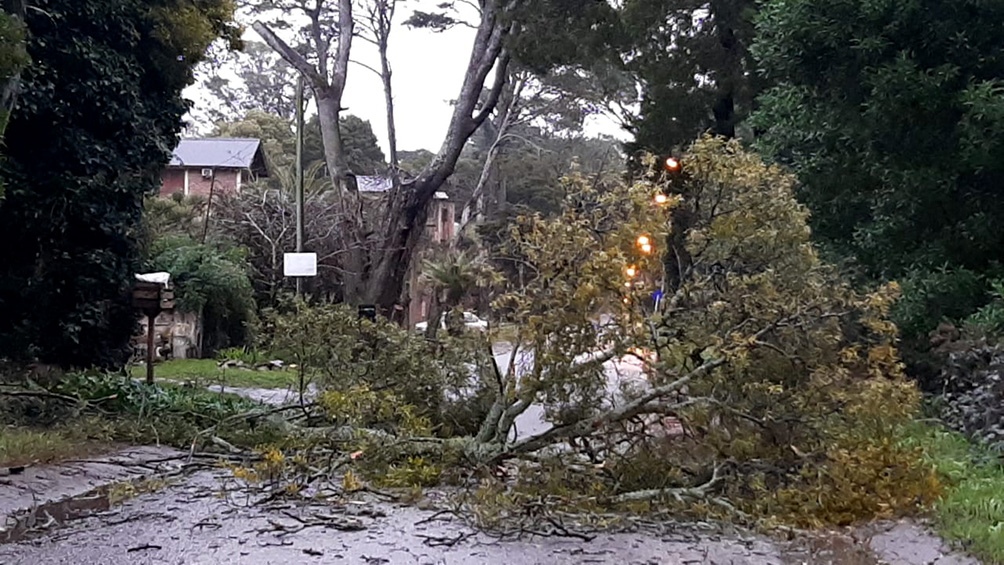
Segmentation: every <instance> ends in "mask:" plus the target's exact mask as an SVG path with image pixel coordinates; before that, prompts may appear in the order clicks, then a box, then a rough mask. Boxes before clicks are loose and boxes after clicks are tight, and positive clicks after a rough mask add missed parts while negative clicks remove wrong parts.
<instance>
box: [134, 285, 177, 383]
mask: <svg viewBox="0 0 1004 565" xmlns="http://www.w3.org/2000/svg"><path fill="white" fill-rule="evenodd" d="M132 305H133V307H134V308H136V309H137V310H139V311H140V312H143V313H144V314H146V320H147V326H146V383H147V384H150V385H152V384H153V360H154V357H155V355H154V353H155V352H156V349H154V343H153V336H154V333H155V332H156V326H157V323H156V322H157V316H158V315H159V314H160V313H161V312H169V311H171V310H174V291H173V290H172V289H171V288H169V287H164V285H161V284H159V283H150V282H144V281H137V282H136V283H134V284H133V289H132Z"/></svg>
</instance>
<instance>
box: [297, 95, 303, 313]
mask: <svg viewBox="0 0 1004 565" xmlns="http://www.w3.org/2000/svg"><path fill="white" fill-rule="evenodd" d="M296 252H297V253H303V75H300V76H299V77H297V80H296ZM296 296H297V297H300V296H303V277H296Z"/></svg>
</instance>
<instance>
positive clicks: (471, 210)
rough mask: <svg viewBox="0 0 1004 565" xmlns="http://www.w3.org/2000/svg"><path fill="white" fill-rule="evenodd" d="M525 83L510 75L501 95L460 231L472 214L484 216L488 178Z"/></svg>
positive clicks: (511, 122) (465, 206) (517, 111)
mask: <svg viewBox="0 0 1004 565" xmlns="http://www.w3.org/2000/svg"><path fill="white" fill-rule="evenodd" d="M524 84H526V83H525V81H523V80H522V79H517V78H516V77H514V76H510V77H509V80H508V81H507V83H506V87H505V89H504V90H503V92H502V95H501V97H500V100H501V102H499V107H500V111H499V116H498V118H499V119H498V123H497V124H496V125H495V139H494V140H493V141H492V145H491V147H489V148H488V154H487V155H485V162H484V165H482V166H481V174H480V175H479V176H478V183H477V185H475V187H474V192H472V193H471V197H470V199H468V201H467V203H466V204H464V209H463V212H461V214H460V229H459V230H458V232H463V230H464V228H465V227H467V224H468V222H470V221H471V216H472V215H473V216H474V218H475V221H476V222H478V223H480V222H481V220H482V218H483V215H484V205H483V200H484V193H485V187H486V186H487V185H488V179H489V178H490V177H491V173H492V169H493V168H494V166H495V158H496V157H497V156H498V154H499V151H500V150H501V148H502V142H503V141H505V139H506V137H507V135H508V133H509V129H510V128H511V127H512V124H513V121H514V120H513V118H514V117H515V116H516V114H518V113H519V110H518V105H519V99H520V96H522V92H523V85H524Z"/></svg>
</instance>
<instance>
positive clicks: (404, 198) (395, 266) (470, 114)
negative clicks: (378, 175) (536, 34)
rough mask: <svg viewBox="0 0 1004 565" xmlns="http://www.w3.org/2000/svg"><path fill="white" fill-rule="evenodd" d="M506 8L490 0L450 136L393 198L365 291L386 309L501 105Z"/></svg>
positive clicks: (508, 30)
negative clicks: (439, 199) (473, 141)
mask: <svg viewBox="0 0 1004 565" xmlns="http://www.w3.org/2000/svg"><path fill="white" fill-rule="evenodd" d="M506 5H507V6H508V5H509V4H508V3H506ZM505 10H506V8H505V7H504V6H503V0H485V3H484V7H483V9H482V12H481V22H480V24H479V26H478V31H477V35H476V36H475V40H474V46H473V49H472V50H471V58H470V61H469V62H468V65H467V72H466V73H465V75H464V82H463V86H462V87H461V89H460V96H459V97H458V98H457V102H456V104H455V105H454V108H453V116H452V118H451V119H450V126H449V128H448V129H447V133H446V139H445V140H444V141H443V145H442V147H441V148H440V150H439V153H438V154H437V155H436V157H435V158H434V159H433V160H432V162H431V163H430V164H429V165H428V166H427V167H426V168H425V170H424V171H422V173H421V174H419V176H418V178H416V179H415V180H413V181H411V182H408V183H405V184H403V185H402V186H401V188H400V190H399V191H397V192H396V193H395V194H394V196H393V198H392V199H391V203H390V208H389V210H388V214H387V223H386V227H385V232H384V234H383V237H382V240H383V246H382V249H379V250H374V251H375V253H374V255H375V256H374V260H373V266H374V268H373V271H372V272H371V273H370V277H369V281H368V283H369V284H368V285H367V287H368V288H367V295H366V296H367V298H368V300H370V301H371V302H372V303H374V304H377V305H378V306H379V307H380V308H381V309H382V310H384V311H390V310H391V309H392V308H393V306H394V304H395V303H396V302H398V300H400V298H401V293H402V290H403V288H404V280H405V277H406V276H407V273H408V268H409V267H410V266H411V262H412V260H413V258H414V255H415V252H416V251H417V249H418V246H419V244H420V242H421V240H422V237H423V235H424V232H425V223H426V220H427V219H428V216H429V204H430V203H431V202H432V200H433V198H434V197H435V194H436V191H438V190H439V189H440V188H441V187H442V186H443V184H444V183H445V182H446V180H447V179H448V178H449V177H450V175H452V174H453V171H454V169H455V167H456V165H457V160H458V159H459V158H460V154H461V152H462V151H463V148H464V145H465V144H466V143H467V140H468V139H470V137H471V135H473V134H474V132H475V131H476V130H477V129H478V127H479V126H480V125H481V124H482V123H484V121H485V120H486V119H487V118H488V116H489V115H490V114H491V112H492V111H493V110H494V109H495V107H496V105H497V104H498V100H499V96H500V95H501V94H502V89H503V87H504V86H505V83H506V76H507V71H508V67H509V60H510V57H509V53H508V52H507V51H506V50H505V48H504V45H503V43H504V41H505V39H506V37H507V36H509V35H510V34H511V33H513V32H514V31H515V27H514V25H513V24H511V23H509V22H507V21H504V18H505V14H504V13H503V12H504V11H505ZM493 68H494V69H495V78H494V83H493V85H492V88H491V90H490V91H489V94H488V96H487V97H486V99H485V100H484V103H483V104H482V105H481V106H480V107H478V102H479V100H480V95H481V92H482V90H483V88H484V85H485V81H486V80H487V78H488V75H489V73H490V72H491V71H492V69H493Z"/></svg>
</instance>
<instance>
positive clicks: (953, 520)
mask: <svg viewBox="0 0 1004 565" xmlns="http://www.w3.org/2000/svg"><path fill="white" fill-rule="evenodd" d="M906 441H907V442H910V443H911V444H913V445H918V446H920V447H922V448H923V449H924V453H925V457H926V458H927V459H928V461H929V463H930V464H931V465H933V466H934V467H935V469H937V471H938V473H939V474H940V475H941V476H942V477H943V478H944V480H945V482H946V484H947V488H946V490H945V492H944V494H943V496H942V498H941V500H940V501H939V502H938V503H937V504H936V506H935V508H934V516H933V517H934V522H935V525H936V526H937V528H938V532H939V533H940V534H941V535H942V536H943V537H944V538H945V539H946V540H948V541H951V542H955V543H957V544H958V545H959V546H960V547H962V548H964V549H965V550H967V551H969V552H970V553H972V554H973V555H974V556H976V557H978V558H980V559H982V560H983V561H984V562H985V563H1001V564H1004V466H1002V465H1001V459H1000V457H1001V455H1000V454H999V453H996V452H994V451H992V450H990V449H988V448H986V447H982V446H975V445H973V444H972V443H970V442H969V441H967V440H966V438H965V437H963V436H962V435H960V434H957V433H954V432H950V431H946V430H944V429H941V428H938V427H934V426H924V425H917V426H916V427H915V428H913V429H911V430H910V432H909V434H908V437H907V439H906Z"/></svg>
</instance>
